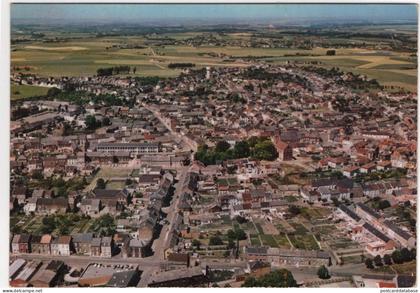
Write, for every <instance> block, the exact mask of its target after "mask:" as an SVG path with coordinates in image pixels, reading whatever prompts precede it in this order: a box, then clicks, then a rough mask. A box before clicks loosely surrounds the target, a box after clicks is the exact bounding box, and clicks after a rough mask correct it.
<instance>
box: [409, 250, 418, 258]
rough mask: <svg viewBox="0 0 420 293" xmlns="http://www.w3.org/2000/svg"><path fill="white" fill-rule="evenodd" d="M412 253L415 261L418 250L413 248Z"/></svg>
mask: <svg viewBox="0 0 420 293" xmlns="http://www.w3.org/2000/svg"><path fill="white" fill-rule="evenodd" d="M410 253H411V259H413V260H414V259H416V255H417V250H416V249H415V248H412V249H411V250H410Z"/></svg>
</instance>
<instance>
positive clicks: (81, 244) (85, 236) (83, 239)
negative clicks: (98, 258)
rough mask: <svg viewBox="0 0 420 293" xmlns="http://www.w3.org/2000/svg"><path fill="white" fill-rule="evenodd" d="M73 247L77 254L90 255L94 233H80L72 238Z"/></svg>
mask: <svg viewBox="0 0 420 293" xmlns="http://www.w3.org/2000/svg"><path fill="white" fill-rule="evenodd" d="M72 238H73V246H74V251H75V252H76V254H80V255H90V246H91V242H92V239H93V233H78V234H74V235H73V236H72Z"/></svg>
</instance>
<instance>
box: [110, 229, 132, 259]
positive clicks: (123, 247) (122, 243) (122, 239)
mask: <svg viewBox="0 0 420 293" xmlns="http://www.w3.org/2000/svg"><path fill="white" fill-rule="evenodd" d="M113 240H114V244H115V247H116V249H119V250H120V251H121V255H122V257H123V258H127V257H128V253H129V245H130V236H129V235H128V234H124V233H115V234H114V237H113Z"/></svg>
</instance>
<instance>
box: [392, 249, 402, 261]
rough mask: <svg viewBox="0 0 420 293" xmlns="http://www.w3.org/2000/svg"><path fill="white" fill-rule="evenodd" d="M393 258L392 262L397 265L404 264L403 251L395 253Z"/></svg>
mask: <svg viewBox="0 0 420 293" xmlns="http://www.w3.org/2000/svg"><path fill="white" fill-rule="evenodd" d="M391 257H392V261H393V262H394V263H396V264H401V263H403V262H404V261H403V257H402V254H401V251H399V250H395V251H393V252H392V254H391Z"/></svg>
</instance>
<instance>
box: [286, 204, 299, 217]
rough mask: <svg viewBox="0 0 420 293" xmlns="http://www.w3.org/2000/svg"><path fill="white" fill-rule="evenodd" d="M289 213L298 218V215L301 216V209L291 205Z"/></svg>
mask: <svg viewBox="0 0 420 293" xmlns="http://www.w3.org/2000/svg"><path fill="white" fill-rule="evenodd" d="M288 211H289V213H290V214H292V215H293V216H297V215H299V214H300V208H299V207H297V206H295V205H290V206H289V208H288Z"/></svg>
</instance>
